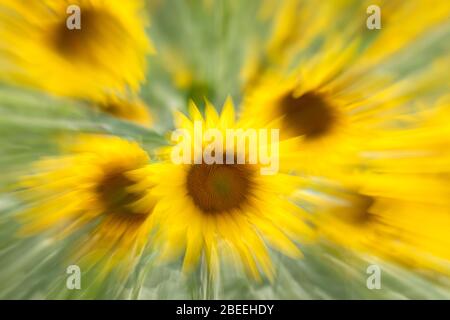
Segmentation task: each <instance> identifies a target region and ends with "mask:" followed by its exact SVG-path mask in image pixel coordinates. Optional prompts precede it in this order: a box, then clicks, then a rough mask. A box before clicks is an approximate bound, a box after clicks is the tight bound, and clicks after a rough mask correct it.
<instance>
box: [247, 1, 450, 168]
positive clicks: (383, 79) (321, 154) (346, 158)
mask: <svg viewBox="0 0 450 320" xmlns="http://www.w3.org/2000/svg"><path fill="white" fill-rule="evenodd" d="M302 4H305V6H303V9H304V10H306V12H303V13H302V15H306V16H307V15H308V14H310V15H312V16H314V14H313V13H312V12H309V11H308V10H314V12H320V14H321V15H322V12H325V13H326V15H327V16H328V15H330V16H333V15H335V16H336V20H333V22H332V23H333V24H336V27H335V28H333V29H332V31H329V30H328V29H329V28H330V27H329V26H328V25H326V24H323V23H321V21H322V20H321V19H319V18H317V19H316V20H314V26H315V27H314V28H312V29H307V30H306V37H303V36H302V35H303V33H302V30H303V29H300V26H297V27H295V28H294V30H291V29H290V28H282V29H283V30H284V31H283V32H281V34H284V36H283V37H282V38H280V39H279V37H281V35H280V33H279V32H276V30H275V31H274V34H273V38H272V40H273V41H275V42H277V43H278V42H281V43H283V41H282V39H284V38H286V37H287V38H288V39H291V40H289V41H287V43H288V44H289V49H288V48H285V49H284V50H282V49H281V48H279V49H277V50H278V51H280V52H284V51H286V50H287V51H289V55H288V56H289V58H286V57H285V58H284V59H283V61H284V63H283V64H282V65H279V66H276V65H275V66H274V65H273V64H268V65H266V69H265V70H264V69H263V70H262V72H260V73H259V76H258V78H257V79H256V80H255V79H254V80H253V83H252V85H251V86H249V87H247V88H246V91H245V93H244V94H245V97H244V101H243V106H242V109H243V110H242V116H243V117H244V118H245V119H248V120H249V121H250V120H251V121H252V123H253V126H259V127H261V126H265V127H270V128H280V137H281V139H282V140H284V142H282V143H281V144H280V152H281V157H282V161H281V162H282V164H283V165H284V169H285V170H292V169H298V170H302V171H304V172H308V173H313V174H336V173H337V172H339V170H342V169H343V167H346V168H347V169H348V168H350V167H351V166H352V165H354V157H355V156H358V152H359V151H360V150H361V148H363V147H364V144H365V142H366V141H367V139H373V138H375V137H376V136H377V135H378V133H379V132H380V127H381V125H380V124H382V123H383V121H390V119H391V117H392V115H393V114H395V112H401V113H404V112H405V109H404V108H405V105H407V103H409V102H410V101H412V100H414V99H417V98H421V97H422V96H426V94H429V93H431V91H430V90H429V86H430V84H431V83H435V87H434V89H435V90H438V89H441V90H445V87H444V86H442V85H441V84H439V82H442V80H443V79H445V75H444V73H443V72H442V70H443V69H446V68H448V65H449V61H448V59H445V58H442V56H441V57H440V59H436V60H435V61H434V64H435V65H434V66H433V65H425V64H424V66H421V67H423V68H417V69H416V70H415V73H411V74H405V72H404V71H403V78H400V77H399V75H398V74H396V73H395V72H394V71H392V70H390V69H389V66H390V65H389V62H390V61H389V58H391V57H392V56H393V55H394V54H398V53H399V51H401V50H402V49H404V48H405V47H406V46H407V45H408V44H409V43H411V42H412V41H413V40H416V38H415V37H418V36H420V35H421V33H423V32H424V30H429V31H430V32H431V31H433V30H434V29H433V28H434V27H436V26H439V25H440V24H444V23H445V19H446V18H447V17H448V15H449V14H450V6H449V5H448V3H446V2H442V1H437V2H436V3H434V4H435V5H434V6H433V5H431V6H430V4H429V3H428V2H426V1H422V0H414V1H410V2H408V3H405V2H402V1H391V2H388V3H383V4H380V6H381V10H382V12H383V17H386V19H387V20H388V21H392V23H391V24H387V25H386V27H385V28H382V29H381V30H379V31H375V33H376V35H375V36H373V38H374V39H371V38H368V37H367V35H365V34H364V33H361V31H359V33H358V32H356V31H357V30H361V29H365V27H364V28H363V27H362V23H364V20H362V19H360V18H358V19H356V20H355V22H350V23H348V24H346V25H344V24H343V20H345V19H346V18H347V19H348V18H349V15H351V14H352V13H353V12H354V10H355V8H360V9H361V8H363V9H364V10H365V8H366V7H367V5H366V4H367V3H365V2H363V3H362V4H361V3H360V4H355V3H354V2H352V1H342V2H341V1H337V2H334V3H333V4H332V5H330V4H324V5H320V4H319V5H318V6H319V7H318V8H319V10H317V8H315V6H313V5H312V3H311V1H287V2H284V5H283V6H282V8H281V9H280V10H281V11H280V14H281V16H283V15H292V8H291V9H286V8H290V7H291V6H294V7H295V6H301V5H302ZM349 5H350V7H352V8H354V10H349V7H348V6H349ZM425 6H426V7H430V10H431V12H430V14H429V15H423V14H421V12H422V11H421V10H422V9H423V8H424V7H425ZM431 7H432V8H431ZM405 16H408V19H407V22H406V26H409V24H414V27H413V28H411V29H408V30H405V29H406V27H405V25H404V23H405V19H404V18H405ZM359 17H360V16H359ZM415 18H417V19H415ZM402 19H403V20H402ZM276 21H278V20H276ZM289 21H291V22H293V21H292V19H287V20H286V21H285V22H283V20H282V19H281V20H280V21H278V22H277V23H276V24H275V25H276V26H278V28H281V27H280V25H283V23H288V22H289ZM409 21H411V23H409ZM339 23H341V24H342V26H341V27H338V25H339ZM402 23H403V24H402ZM298 24H300V25H301V23H300V22H299V23H298ZM316 24H317V25H316ZM418 26H420V27H418ZM325 28H326V32H324V29H325ZM288 31H289V32H291V33H293V35H291V36H289V35H286V34H285V33H286V32H288ZM386 38H389V39H397V40H396V41H392V40H389V42H388V45H387V46H386V47H385V43H386V41H385V40H386ZM277 39H278V40H277ZM318 39H320V40H318ZM383 39H384V40H383ZM399 43H400V44H401V45H398V44H399ZM277 47H279V46H277ZM315 47H319V48H320V51H319V52H317V48H316V51H314V54H313V55H312V54H311V53H310V51H311V50H313V49H312V48H315ZM269 53H270V52H269ZM280 54H281V53H277V55H280ZM425 66H426V67H425ZM377 68H378V69H379V70H377ZM260 71H261V70H260ZM262 110H263V111H264V112H261V111H262ZM377 126H378V128H376V127H377ZM317 159H320V161H317Z"/></svg>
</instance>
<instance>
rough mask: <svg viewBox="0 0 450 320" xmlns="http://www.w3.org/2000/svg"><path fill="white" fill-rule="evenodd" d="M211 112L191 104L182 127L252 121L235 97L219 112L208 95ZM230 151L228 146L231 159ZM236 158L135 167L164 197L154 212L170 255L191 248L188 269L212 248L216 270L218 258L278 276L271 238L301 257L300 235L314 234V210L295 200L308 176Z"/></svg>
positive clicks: (211, 258) (257, 274) (180, 121)
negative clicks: (239, 115)
mask: <svg viewBox="0 0 450 320" xmlns="http://www.w3.org/2000/svg"><path fill="white" fill-rule="evenodd" d="M205 114H206V116H205V118H203V116H202V115H201V114H200V112H199V111H198V109H197V108H196V107H195V106H194V105H193V104H191V107H190V115H191V117H190V118H188V117H186V116H184V115H182V114H178V115H177V117H176V119H177V124H178V128H183V129H187V130H193V127H194V121H202V123H203V126H204V127H205V128H207V129H210V128H215V129H218V130H219V131H221V132H225V131H226V129H234V128H249V127H248V126H247V124H245V123H235V120H234V107H233V105H232V103H231V101H227V103H226V104H225V106H224V108H223V111H222V114H221V115H220V116H219V115H218V114H217V112H216V111H215V109H214V107H213V106H212V105H210V104H209V103H207V106H206V111H205ZM205 145H207V142H206V141H203V146H204V147H205ZM258 147H264V146H258ZM228 152H229V151H227V150H226V149H225V152H224V155H223V156H224V159H225V158H227V153H228ZM166 153H167V154H170V153H171V148H169V149H165V150H163V152H162V157H163V158H164V157H165V154H166ZM228 156H230V154H228ZM224 162H225V161H224ZM235 162H236V161H235ZM235 162H234V163H233V164H225V163H223V164H220V163H213V164H206V163H202V164H194V163H191V164H174V163H172V162H170V161H165V162H162V163H158V164H152V165H149V166H147V167H146V168H143V169H141V170H136V171H135V172H134V173H133V175H136V177H137V178H139V179H142V178H144V177H147V178H146V181H147V183H148V184H149V186H152V188H151V191H149V194H151V195H153V196H157V197H158V199H159V200H158V203H157V204H156V206H155V211H154V213H153V215H154V216H155V221H159V222H160V225H161V232H160V233H159V239H157V240H156V242H157V243H159V244H160V246H161V249H162V252H163V254H162V256H163V257H164V258H166V259H168V258H175V257H177V256H178V255H179V254H180V253H181V252H183V251H184V252H185V254H184V269H185V270H188V269H191V268H192V267H193V266H195V265H196V264H197V262H198V261H199V259H200V257H201V256H202V255H205V258H206V261H207V263H208V267H209V270H210V272H211V274H212V275H216V274H217V272H218V269H219V265H220V263H219V262H221V261H222V262H230V261H231V262H235V264H236V263H238V264H239V265H242V266H243V267H244V270H246V271H247V272H248V273H249V274H250V275H252V276H253V277H255V278H259V277H260V275H261V274H265V275H266V276H267V277H268V278H269V279H271V278H272V277H273V273H274V270H273V267H272V264H271V259H270V257H269V252H268V247H267V245H269V246H271V247H272V248H274V249H277V250H279V251H281V252H282V253H284V254H286V255H288V256H290V257H299V256H301V253H300V251H299V249H298V248H297V246H296V244H295V242H296V241H299V240H303V239H305V238H309V237H310V236H311V235H312V231H311V229H310V227H309V225H308V224H307V223H306V220H307V219H308V216H307V214H306V213H305V212H303V211H302V209H300V208H299V207H297V206H296V205H294V204H293V203H291V202H290V201H289V196H290V194H292V193H293V192H294V191H295V190H296V188H297V187H299V185H300V184H301V183H300V181H299V179H298V178H296V177H293V176H289V175H284V174H273V175H262V174H261V173H260V168H261V165H260V164H259V163H255V164H250V163H244V164H237V163H235ZM148 177H150V178H148ZM219 253H220V254H219Z"/></svg>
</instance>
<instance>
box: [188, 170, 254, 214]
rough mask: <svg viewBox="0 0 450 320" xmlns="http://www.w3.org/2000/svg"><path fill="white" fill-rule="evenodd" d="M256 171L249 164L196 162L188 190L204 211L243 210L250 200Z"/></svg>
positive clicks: (189, 175)
mask: <svg viewBox="0 0 450 320" xmlns="http://www.w3.org/2000/svg"><path fill="white" fill-rule="evenodd" d="M253 175H254V170H253V168H252V166H251V165H247V164H210V165H208V164H196V165H192V166H191V168H190V169H189V172H188V175H187V191H188V194H189V196H190V197H191V198H192V200H193V201H194V203H195V205H196V206H197V207H198V208H200V209H201V210H202V211H203V212H205V213H208V214H215V213H220V212H225V211H231V210H233V209H239V208H241V207H242V205H244V204H245V203H247V202H248V201H249V197H250V196H251V191H252V188H253Z"/></svg>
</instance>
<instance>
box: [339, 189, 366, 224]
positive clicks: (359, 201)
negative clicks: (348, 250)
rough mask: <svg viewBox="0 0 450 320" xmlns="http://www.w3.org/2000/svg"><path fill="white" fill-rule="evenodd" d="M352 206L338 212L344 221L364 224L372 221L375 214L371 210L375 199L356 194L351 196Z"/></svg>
mask: <svg viewBox="0 0 450 320" xmlns="http://www.w3.org/2000/svg"><path fill="white" fill-rule="evenodd" d="M350 201H351V207H346V208H343V209H342V210H340V211H339V212H338V214H337V215H338V217H339V218H340V219H342V220H343V221H344V222H347V223H350V224H356V225H362V224H365V223H367V222H370V221H372V220H373V219H374V218H375V216H374V214H373V213H371V212H370V210H371V208H372V206H373V205H374V203H375V200H374V199H373V198H372V197H370V196H366V195H362V194H354V196H352V197H351V199H350Z"/></svg>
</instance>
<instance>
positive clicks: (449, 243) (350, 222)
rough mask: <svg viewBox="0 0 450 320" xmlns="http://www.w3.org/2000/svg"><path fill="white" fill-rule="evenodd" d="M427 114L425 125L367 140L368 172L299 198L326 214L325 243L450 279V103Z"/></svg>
mask: <svg viewBox="0 0 450 320" xmlns="http://www.w3.org/2000/svg"><path fill="white" fill-rule="evenodd" d="M424 113H425V115H423V117H424V118H425V120H423V119H421V120H420V124H421V125H420V127H417V126H416V124H415V122H417V119H415V118H413V119H408V121H406V123H408V122H412V123H411V124H410V127H409V128H408V127H405V128H402V129H398V128H395V129H391V130H386V131H385V132H384V134H383V136H382V137H380V138H379V139H377V140H374V141H370V142H367V145H366V150H365V156H364V161H363V164H364V167H366V168H367V169H366V170H364V171H363V172H361V173H359V174H356V175H354V176H352V177H351V179H346V180H344V181H341V183H339V182H335V183H330V182H324V181H321V182H320V183H316V184H315V186H314V187H313V188H312V189H313V190H315V191H316V192H312V193H311V192H309V193H305V192H299V198H301V199H303V200H304V201H306V202H309V203H312V204H313V205H315V207H317V208H320V210H318V213H317V215H316V221H315V224H316V225H317V227H318V233H319V234H321V235H322V236H323V237H324V238H326V239H328V240H331V241H334V242H336V243H338V244H340V245H342V246H344V247H347V248H350V249H353V250H356V251H362V252H365V253H370V254H376V255H380V256H382V257H384V258H387V259H390V260H393V261H397V262H400V263H402V264H405V265H408V266H409V267H413V268H427V269H433V270H436V271H439V272H442V273H448V270H450V269H449V265H450V250H449V248H450V235H449V233H448V230H449V228H450V214H449V213H450V187H449V185H448V178H449V176H450V171H449V168H450V153H449V152H448V150H449V146H450V140H449V138H448V137H449V132H448V131H449V129H448V125H447V123H448V119H449V113H448V99H443V100H442V101H441V102H440V103H439V104H438V106H437V107H436V108H433V109H426V110H425V111H424ZM405 126H406V124H405ZM300 195H301V196H300Z"/></svg>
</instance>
